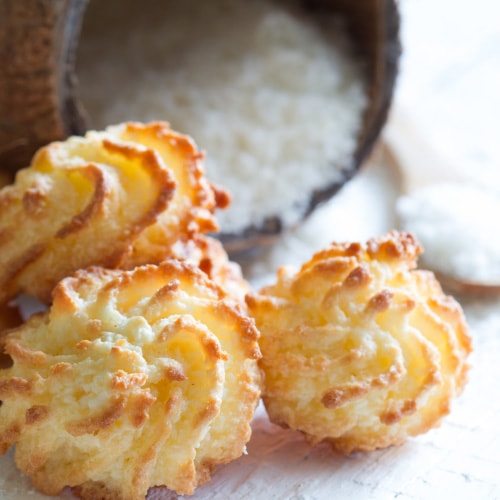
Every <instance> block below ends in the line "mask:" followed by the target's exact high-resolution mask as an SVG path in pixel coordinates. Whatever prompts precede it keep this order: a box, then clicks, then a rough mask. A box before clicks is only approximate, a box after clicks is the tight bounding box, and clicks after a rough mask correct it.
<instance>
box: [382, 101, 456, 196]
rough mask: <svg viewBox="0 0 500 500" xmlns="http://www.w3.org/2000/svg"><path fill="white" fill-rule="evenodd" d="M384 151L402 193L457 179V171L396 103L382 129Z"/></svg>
mask: <svg viewBox="0 0 500 500" xmlns="http://www.w3.org/2000/svg"><path fill="white" fill-rule="evenodd" d="M382 142H383V145H384V148H385V152H386V154H387V156H388V158H389V160H390V161H391V163H393V164H394V165H395V166H396V168H397V170H398V172H399V174H400V176H401V187H402V192H403V193H404V194H409V193H411V192H413V191H414V190H416V189H418V188H421V187H424V186H427V185H429V184H435V183H441V182H446V181H451V182H454V181H460V174H459V173H458V172H457V171H456V169H454V167H453V166H452V165H450V164H449V163H447V162H446V160H445V159H444V158H443V157H442V156H441V155H440V153H439V152H438V151H437V150H436V149H435V148H434V147H433V145H432V144H431V140H430V139H429V138H427V137H426V136H425V133H424V132H422V130H421V129H419V128H418V126H417V124H416V123H415V121H414V120H413V119H412V118H411V116H410V115H409V114H408V113H407V112H406V111H405V110H404V109H402V108H401V107H400V106H397V105H395V106H393V108H392V109H391V112H390V115H389V119H388V121H387V123H386V124H385V127H384V130H383V132H382Z"/></svg>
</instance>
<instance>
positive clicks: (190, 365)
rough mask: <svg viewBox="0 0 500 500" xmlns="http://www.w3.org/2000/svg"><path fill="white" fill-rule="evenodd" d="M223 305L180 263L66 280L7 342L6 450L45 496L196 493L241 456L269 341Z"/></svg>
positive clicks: (0, 420)
mask: <svg viewBox="0 0 500 500" xmlns="http://www.w3.org/2000/svg"><path fill="white" fill-rule="evenodd" d="M224 297H225V293H224V292H223V291H222V289H221V288H220V287H219V286H217V285H216V284H215V283H214V282H213V281H212V280H210V279H209V278H208V277H207V276H206V274H204V273H203V272H202V271H201V270H199V269H197V268H195V267H194V266H191V265H189V264H188V263H185V262H179V261H177V260H170V261H165V262H163V263H161V264H160V265H158V266H156V265H145V266H141V267H138V268H135V269H134V270H131V271H121V270H105V269H103V268H98V267H94V268H90V269H88V270H85V271H83V270H82V271H78V272H77V273H75V275H74V276H72V277H69V278H66V279H64V280H63V281H62V282H60V283H59V284H58V285H57V287H56V288H55V289H54V293H53V303H52V305H51V307H50V309H49V310H48V311H46V312H44V313H38V314H36V315H34V316H32V317H31V318H30V319H29V320H28V321H27V322H26V323H25V324H24V325H23V326H21V327H19V328H18V329H15V330H13V331H11V332H9V333H8V334H7V335H6V336H5V338H4V339H3V347H4V349H5V352H6V353H7V354H8V355H9V356H10V357H11V358H12V361H13V364H12V366H11V367H9V368H6V369H3V370H0V400H2V402H3V403H2V405H1V406H0V451H1V452H2V453H5V452H6V451H7V449H9V448H10V447H11V446H13V445H16V450H15V459H16V464H17V466H18V467H19V469H20V470H21V471H22V472H23V473H24V474H26V475H27V476H29V477H30V478H31V480H32V482H33V484H34V486H35V487H36V488H37V489H38V490H40V491H41V492H43V493H45V494H48V495H55V494H58V493H59V492H60V491H61V490H62V489H63V488H64V487H65V486H71V487H73V489H74V491H75V493H76V494H77V495H79V496H80V497H81V498H84V499H92V500H96V499H123V500H132V499H134V500H135V499H140V498H144V497H145V495H146V493H147V491H148V488H149V487H151V486H159V485H164V486H166V487H168V488H169V489H172V490H175V491H176V492H177V493H179V494H191V493H193V491H194V489H195V488H196V486H198V485H199V484H202V483H203V482H205V481H207V480H208V479H209V478H210V473H211V472H212V470H213V469H214V467H215V466H216V465H217V464H220V463H225V462H228V461H231V460H233V459H235V458H237V457H239V456H240V455H241V454H242V453H243V451H244V449H245V445H246V443H247V441H248V440H249V439H250V434H251V428H250V421H251V419H252V417H253V414H254V411H255V408H256V406H257V403H258V401H259V398H260V382H261V380H260V371H259V369H258V366H257V361H258V359H259V358H260V350H259V346H258V331H257V329H256V327H255V323H254V321H253V319H251V318H249V317H247V316H246V315H244V314H243V313H242V309H241V308H240V307H239V306H238V305H237V304H236V303H235V302H234V301H232V300H229V301H227V300H225V299H224Z"/></svg>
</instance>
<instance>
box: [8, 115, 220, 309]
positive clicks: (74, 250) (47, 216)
mask: <svg viewBox="0 0 500 500" xmlns="http://www.w3.org/2000/svg"><path fill="white" fill-rule="evenodd" d="M228 202H229V198H228V197H227V195H226V194H225V193H224V191H222V190H220V189H217V188H215V187H214V186H212V185H211V184H210V183H209V182H208V180H207V179H206V177H205V173H204V168H203V154H202V153H201V152H200V151H198V150H197V148H196V145H195V144H194V142H193V141H192V140H191V139H190V138H189V137H187V136H185V135H182V134H179V133H177V132H175V131H173V130H171V129H170V127H169V126H168V124H167V123H164V122H154V123H149V124H141V123H124V124H121V125H116V126H111V127H108V128H107V129H106V130H104V131H100V132H96V131H90V132H88V133H87V134H86V135H85V136H84V137H71V138H69V139H67V140H66V141H64V142H54V143H51V144H49V145H48V146H46V147H44V148H42V149H40V150H39V151H38V152H37V154H36V155H35V156H34V158H33V161H32V164H31V165H30V166H29V167H28V168H25V169H22V170H20V171H19V172H18V173H17V176H16V179H15V182H14V183H13V184H12V185H9V186H7V187H4V188H3V189H2V190H1V191H0V303H3V302H6V301H7V300H8V299H10V298H12V297H15V296H16V295H17V294H18V293H20V292H25V293H27V294H28V295H32V296H34V297H36V298H37V299H39V300H41V301H43V302H46V303H47V302H49V301H50V293H51V291H52V289H53V288H54V286H55V285H56V284H57V282H58V281H60V280H61V279H62V278H64V277H66V276H69V275H70V274H72V273H73V272H74V271H76V270H78V269H84V268H86V267H88V266H91V265H98V266H103V267H107V268H120V269H131V268H133V267H134V266H137V265H142V264H150V263H158V262H160V261H161V260H163V259H164V258H165V256H166V255H168V253H169V248H170V247H171V245H172V244H173V243H174V242H176V241H178V240H186V239H189V238H191V237H192V236H193V235H195V234H199V233H207V232H211V231H215V230H217V229H218V226H217V223H216V220H215V217H214V211H215V209H216V207H217V206H225V205H226V204H227V203H228Z"/></svg>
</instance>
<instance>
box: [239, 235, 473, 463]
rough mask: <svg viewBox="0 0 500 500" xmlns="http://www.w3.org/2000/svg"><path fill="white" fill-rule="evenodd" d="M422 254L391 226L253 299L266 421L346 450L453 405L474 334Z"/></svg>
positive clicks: (399, 434)
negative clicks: (420, 263) (423, 264)
mask: <svg viewBox="0 0 500 500" xmlns="http://www.w3.org/2000/svg"><path fill="white" fill-rule="evenodd" d="M421 251H422V249H421V246H420V245H419V243H418V242H417V241H416V240H415V239H414V237H412V236H411V235H410V234H402V233H397V232H391V233H388V234H385V235H382V236H381V237H379V238H374V239H371V240H369V241H368V242H367V243H366V244H360V243H342V244H332V245H331V246H330V247H328V248H326V249H325V250H324V251H320V252H318V253H316V254H315V255H314V256H313V257H312V259H311V260H310V261H309V262H307V263H305V264H304V265H303V266H302V268H301V269H300V270H299V271H298V272H294V271H293V270H292V269H289V268H281V269H280V270H279V272H278V277H277V282H276V284H275V285H273V286H268V287H265V288H263V289H262V290H261V291H260V293H259V294H252V295H249V296H248V298H247V303H248V308H249V312H250V314H251V315H252V316H253V317H254V318H255V320H256V324H257V327H258V328H259V329H260V332H261V341H260V346H261V349H262V356H263V357H262V360H261V362H260V363H261V367H262V369H263V371H264V374H265V384H264V388H263V400H264V403H265V406H266V409H267V412H268V414H269V417H270V419H271V420H272V421H274V422H275V423H278V424H280V425H283V426H288V427H290V428H292V429H297V430H300V431H302V432H303V433H304V434H305V435H306V437H307V438H308V439H309V440H310V441H311V442H312V443H313V444H315V443H318V442H321V441H329V442H330V443H331V444H332V446H333V447H334V448H335V449H336V450H338V451H340V452H343V453H346V454H347V453H350V452H353V451H356V450H360V451H369V450H374V449H376V448H381V447H386V446H389V445H393V444H398V443H401V442H403V441H404V440H406V439H407V438H408V437H409V436H414V435H417V434H419V433H423V432H425V431H427V430H428V429H430V428H431V427H433V426H435V425H437V424H438V423H439V421H440V420H441V418H442V417H443V416H444V415H445V414H447V413H448V411H449V407H450V401H451V399H452V398H453V397H454V396H457V395H458V394H459V393H460V392H461V390H462V388H463V386H464V384H465V381H466V372H467V362H466V359H467V356H468V354H469V352H470V351H471V341H470V337H469V334H468V329H467V325H466V322H465V318H464V315H463V312H462V309H461V307H460V306H459V304H458V303H457V302H456V301H455V300H454V299H453V298H451V297H449V296H446V295H444V294H443V292H442V289H441V287H440V285H439V283H438V282H437V281H436V279H435V277H434V275H433V274H432V273H430V272H428V271H423V270H417V269H416V265H417V257H418V255H419V254H420V253H421Z"/></svg>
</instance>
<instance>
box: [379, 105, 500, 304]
mask: <svg viewBox="0 0 500 500" xmlns="http://www.w3.org/2000/svg"><path fill="white" fill-rule="evenodd" d="M382 147H383V149H384V153H385V156H386V158H387V160H388V161H389V163H390V164H391V165H392V166H393V167H394V168H395V169H396V170H397V172H398V174H399V176H400V181H401V190H402V194H404V195H408V196H410V197H411V196H415V195H417V194H418V193H422V192H423V190H424V189H427V188H430V187H434V188H435V189H437V186H438V185H442V186H443V188H442V189H444V186H445V185H447V186H451V187H450V188H449V189H461V188H464V189H465V188H466V189H467V190H471V193H472V192H475V190H476V189H477V191H478V193H481V195H484V196H489V194H487V193H485V192H484V193H483V191H482V190H480V188H476V187H475V186H473V185H471V183H470V180H471V179H470V177H469V178H467V176H466V175H465V174H464V173H463V172H460V171H459V170H458V169H457V168H454V167H453V165H451V164H449V163H448V162H446V161H445V160H444V159H443V158H442V157H441V156H440V155H439V153H438V152H437V151H436V150H435V149H434V148H433V147H432V146H431V144H430V143H429V140H427V139H426V138H425V136H424V135H423V134H422V132H421V131H420V130H418V129H417V127H416V125H415V123H414V122H413V121H412V120H411V119H410V118H409V116H408V115H407V114H405V112H404V111H402V109H401V108H398V107H397V106H394V107H393V108H392V110H391V115H390V118H389V120H388V121H387V123H386V125H385V128H384V131H383V141H382ZM473 190H474V191H473ZM464 202H465V200H464ZM498 206H499V208H500V200H498ZM460 208H462V207H457V210H456V212H455V213H457V214H459V215H458V217H459V216H460V212H461V211H462V210H461V209H460ZM468 212H469V214H470V217H476V218H479V217H481V212H480V207H479V206H470V207H468ZM462 213H463V211H462ZM499 213H500V212H499ZM398 215H399V218H400V226H402V229H405V230H410V231H412V223H411V221H409V222H408V221H405V220H404V217H402V216H401V214H398ZM436 215H437V214H436ZM486 215H487V214H486ZM438 223H439V220H438V217H436V224H438ZM454 223H456V224H457V227H459V228H460V227H463V228H464V230H467V231H468V230H469V229H470V228H467V227H466V222H465V220H460V219H458V218H457V219H456V221H455V222H454ZM481 225H482V224H480V223H479V220H478V223H477V224H474V226H475V227H474V228H473V229H474V230H475V229H476V228H477V227H480V226H481ZM414 232H415V233H416V236H417V237H418V238H419V239H420V237H419V234H418V232H417V231H414ZM457 241H458V242H461V241H463V240H461V239H460V238H459V239H458V240H457ZM476 241H477V240H476ZM423 243H424V242H423ZM452 243H453V242H451V241H450V242H447V244H449V248H450V251H453V250H452V248H453V245H452ZM477 244H478V247H477V252H478V253H479V252H481V250H482V249H481V248H480V247H479V243H477ZM457 248H458V252H465V251H469V250H470V249H466V248H459V247H457ZM424 250H425V253H424V255H423V258H422V261H423V262H424V263H425V264H426V265H428V267H432V270H433V271H434V273H435V274H436V276H437V277H438V279H439V280H440V282H441V283H442V285H443V286H444V287H445V288H447V289H449V290H450V291H452V292H456V293H467V294H469V293H474V294H486V295H498V294H500V278H499V279H495V280H484V279H482V278H481V277H479V276H476V277H475V276H472V275H471V276H470V277H466V276H459V275H458V274H455V273H451V272H450V270H449V269H441V268H440V267H441V266H439V263H437V264H436V263H433V255H432V252H433V248H432V245H431V246H427V247H426V245H425V244H424ZM474 251H476V249H475V250H474ZM451 256H452V254H451V253H450V257H451ZM498 261H500V248H499V249H498V260H497V262H498Z"/></svg>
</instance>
